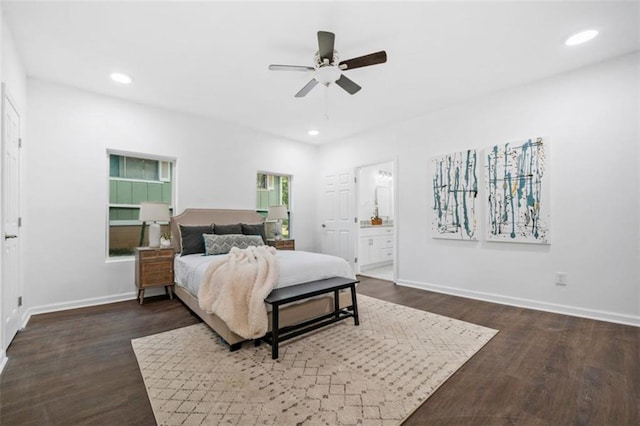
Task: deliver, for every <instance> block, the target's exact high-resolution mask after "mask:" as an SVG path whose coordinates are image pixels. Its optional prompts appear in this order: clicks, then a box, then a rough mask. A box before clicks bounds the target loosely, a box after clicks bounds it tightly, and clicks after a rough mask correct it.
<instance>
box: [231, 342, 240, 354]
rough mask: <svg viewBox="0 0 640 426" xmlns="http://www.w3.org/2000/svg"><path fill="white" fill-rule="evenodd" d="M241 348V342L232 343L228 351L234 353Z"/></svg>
mask: <svg viewBox="0 0 640 426" xmlns="http://www.w3.org/2000/svg"><path fill="white" fill-rule="evenodd" d="M241 347H242V342H238V343H234V344H233V345H229V351H230V352H235V351H237V350H238V349H240V348H241Z"/></svg>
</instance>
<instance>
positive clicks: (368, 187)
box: [358, 161, 394, 222]
mask: <svg viewBox="0 0 640 426" xmlns="http://www.w3.org/2000/svg"><path fill="white" fill-rule="evenodd" d="M376 214H377V217H379V218H381V219H382V220H383V221H384V222H392V221H393V216H394V212H393V162H391V161H389V162H385V163H379V164H373V165H370V166H365V167H361V168H360V169H359V171H358V220H359V221H361V222H367V221H370V220H371V218H373V217H376Z"/></svg>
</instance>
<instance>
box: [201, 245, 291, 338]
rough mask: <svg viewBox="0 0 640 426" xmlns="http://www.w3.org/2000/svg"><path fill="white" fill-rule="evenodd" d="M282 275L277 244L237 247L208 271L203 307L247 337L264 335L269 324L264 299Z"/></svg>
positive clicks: (215, 261) (215, 262) (202, 287)
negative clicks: (277, 256) (277, 257)
mask: <svg viewBox="0 0 640 426" xmlns="http://www.w3.org/2000/svg"><path fill="white" fill-rule="evenodd" d="M278 277H279V269H278V262H277V260H276V249H275V248H274V247H269V246H259V247H249V248H247V249H239V248H237V247H234V248H232V249H231V251H230V252H229V255H228V256H224V257H222V258H220V259H216V260H214V261H213V262H212V263H211V265H209V268H208V269H207V271H206V272H205V275H204V281H203V282H202V286H201V287H200V291H198V300H199V303H200V308H201V309H204V310H205V311H207V312H209V313H213V314H216V315H217V316H218V317H220V319H222V320H223V321H224V322H225V323H226V324H227V326H228V327H229V329H230V330H231V331H233V332H234V333H236V334H238V335H240V336H242V337H244V338H245V339H255V338H258V337H262V336H264V335H265V334H266V332H267V329H268V327H269V319H268V316H267V308H266V305H265V303H264V299H265V297H267V296H268V295H269V293H270V292H271V290H273V288H274V287H275V285H276V283H277V282H278Z"/></svg>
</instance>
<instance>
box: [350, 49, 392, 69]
mask: <svg viewBox="0 0 640 426" xmlns="http://www.w3.org/2000/svg"><path fill="white" fill-rule="evenodd" d="M385 62H387V52H385V51H384V50H381V51H380V52H376V53H370V54H368V55H364V56H359V57H357V58H353V59H347V60H346V61H342V62H340V64H339V67H340V69H341V70H352V69H354V68H361V67H368V66H369V65H376V64H384V63H385Z"/></svg>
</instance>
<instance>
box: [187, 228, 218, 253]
mask: <svg viewBox="0 0 640 426" xmlns="http://www.w3.org/2000/svg"><path fill="white" fill-rule="evenodd" d="M179 228H180V245H181V247H182V251H181V252H180V256H186V255H188V254H196V253H204V242H203V241H202V234H210V233H211V231H212V227H211V225H195V226H192V225H179Z"/></svg>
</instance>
